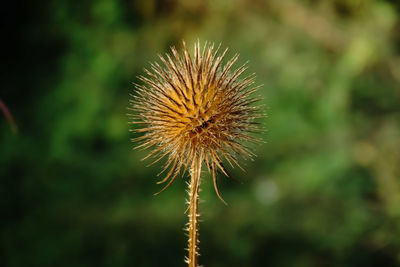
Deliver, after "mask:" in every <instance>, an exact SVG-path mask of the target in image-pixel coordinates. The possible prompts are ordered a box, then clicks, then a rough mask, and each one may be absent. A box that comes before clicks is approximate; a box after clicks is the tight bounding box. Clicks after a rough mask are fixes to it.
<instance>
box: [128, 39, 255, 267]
mask: <svg viewBox="0 0 400 267" xmlns="http://www.w3.org/2000/svg"><path fill="white" fill-rule="evenodd" d="M219 51H220V46H218V48H216V49H215V50H214V45H211V44H207V43H206V44H205V45H204V47H203V49H200V45H199V42H198V43H197V44H195V47H194V54H193V57H192V56H191V55H190V53H189V51H188V49H187V47H186V45H185V43H184V42H183V53H182V54H180V53H178V51H177V50H176V49H175V48H174V47H172V48H171V52H172V54H166V55H165V56H161V55H160V60H161V62H162V65H160V64H158V63H153V64H151V68H150V70H147V69H145V73H146V74H147V75H146V76H140V77H139V79H140V80H141V81H142V83H143V84H142V85H136V90H137V91H136V95H134V96H133V99H131V101H130V102H131V105H130V108H129V109H130V110H132V111H134V112H135V113H134V114H129V116H130V117H131V123H132V124H141V125H142V127H139V128H138V129H134V131H136V132H138V133H142V136H140V137H138V138H136V139H134V141H135V142H140V144H139V145H138V146H137V148H140V149H148V148H152V149H153V150H152V151H151V152H150V153H149V154H148V155H147V156H146V157H145V159H146V158H150V157H152V158H154V161H153V163H155V162H157V161H159V160H160V159H162V158H166V163H165V165H164V168H163V171H166V170H168V169H169V171H168V173H167V174H166V176H165V178H164V179H162V180H161V181H159V183H165V182H166V183H167V184H166V185H165V187H164V188H163V189H162V190H161V191H160V192H162V191H163V190H165V189H166V188H168V187H169V186H170V185H171V183H172V182H173V181H174V180H175V179H176V177H177V176H178V174H179V173H181V172H182V171H183V172H185V171H186V170H188V169H189V170H190V175H191V180H190V183H189V196H190V200H189V206H188V209H189V210H190V212H189V226H188V230H189V258H188V259H187V261H188V263H189V266H197V254H198V253H197V242H198V241H197V224H198V222H197V217H198V211H197V205H198V193H199V186H200V182H201V179H200V172H201V166H202V164H203V163H204V164H205V165H206V166H207V169H208V170H209V171H210V172H211V173H212V176H213V182H214V188H215V191H216V193H217V195H218V197H219V198H220V199H221V200H222V201H223V202H224V200H223V199H222V197H221V194H220V192H219V189H218V186H217V176H216V173H217V170H220V171H221V172H222V173H224V174H225V175H227V176H228V173H227V171H226V169H225V167H224V165H223V160H226V162H228V164H229V165H231V166H232V167H233V166H235V165H236V166H239V167H240V165H239V160H238V156H239V155H241V156H243V157H245V158H246V157H250V158H251V157H252V156H253V153H252V152H251V150H250V149H249V148H248V147H246V146H245V145H244V143H246V142H248V141H254V142H258V141H259V139H257V138H255V137H253V136H252V135H251V133H253V132H257V131H259V126H258V123H257V122H256V119H257V118H260V117H262V116H261V112H260V107H259V106H255V105H254V103H256V102H257V101H259V100H260V98H259V97H255V96H253V95H254V93H255V92H256V91H257V89H258V86H256V87H252V85H253V84H254V79H255V76H254V75H250V76H247V77H245V78H240V76H241V75H242V74H243V72H244V71H245V70H246V64H245V65H243V66H241V67H239V68H237V69H235V70H232V66H233V64H234V63H235V62H236V60H237V59H238V55H235V56H234V57H233V58H232V59H230V60H229V61H227V63H226V64H225V65H223V64H222V61H223V58H224V56H225V54H226V52H227V49H226V50H224V51H223V52H222V53H220V54H219ZM224 203H225V202H224Z"/></svg>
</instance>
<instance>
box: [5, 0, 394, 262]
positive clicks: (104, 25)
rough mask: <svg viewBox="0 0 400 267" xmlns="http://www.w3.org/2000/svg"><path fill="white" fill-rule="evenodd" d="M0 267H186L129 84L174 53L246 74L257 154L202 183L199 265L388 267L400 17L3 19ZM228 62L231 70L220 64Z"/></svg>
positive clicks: (173, 206)
mask: <svg viewBox="0 0 400 267" xmlns="http://www.w3.org/2000/svg"><path fill="white" fill-rule="evenodd" d="M1 13H2V16H1V21H2V23H1V30H2V35H3V36H2V37H3V38H2V39H3V41H2V46H3V49H1V53H2V64H1V68H2V71H1V88H0V99H1V100H2V101H3V102H4V103H5V104H6V105H7V107H8V109H9V110H10V111H11V113H12V114H13V116H14V119H15V123H16V125H17V128H18V130H17V131H13V130H12V128H11V126H10V123H9V122H8V121H7V120H6V119H5V116H3V115H4V114H3V113H2V112H1V113H0V177H1V178H0V179H1V186H0V205H1V215H0V216H1V222H0V226H1V235H0V242H1V243H0V265H1V266H7V267H8V266H10V267H12V266H58V267H63V266H78V267H79V266H116V267H118V266H185V264H184V261H183V259H184V255H185V254H186V251H185V248H186V246H187V244H186V242H187V240H186V236H185V234H184V232H183V228H184V226H185V223H186V220H187V217H186V215H185V214H184V210H185V199H186V192H185V188H186V182H185V181H186V180H187V177H185V178H184V179H177V181H176V182H175V183H174V184H173V185H172V186H171V187H170V188H169V189H168V190H166V191H165V192H163V193H162V194H161V195H159V196H153V193H155V192H157V191H158V190H159V189H160V188H161V187H160V186H159V185H156V184H155V182H156V181H158V179H160V177H157V176H156V175H157V173H158V172H159V169H160V167H161V164H159V165H156V166H153V167H150V168H147V167H146V165H147V164H148V163H150V162H149V161H147V162H143V161H141V160H140V159H141V158H142V157H143V156H144V155H145V154H146V151H135V150H132V147H133V144H132V143H131V142H130V140H129V139H130V138H132V137H134V136H133V134H131V133H129V132H128V124H127V121H128V119H127V117H126V115H125V114H126V113H127V110H126V107H127V106H128V94H129V93H131V92H133V91H134V88H133V86H132V84H131V82H139V81H138V79H137V78H136V76H137V75H140V74H142V73H143V68H144V67H148V66H149V62H152V61H155V60H157V54H158V53H165V52H168V50H169V47H170V46H171V45H176V46H177V47H181V40H185V41H186V42H187V44H188V46H189V47H191V48H192V47H193V44H194V42H195V41H196V40H197V39H199V40H200V42H201V43H203V44H204V42H205V41H206V40H208V41H211V42H215V43H216V44H218V43H222V47H229V48H230V51H229V53H228V54H229V56H232V55H233V54H234V53H235V52H239V53H240V54H241V56H240V58H239V63H238V64H237V65H236V66H239V65H240V63H243V62H245V61H247V60H249V61H250V63H249V70H248V71H247V74H250V73H252V72H255V73H256V74H257V83H258V84H264V85H263V87H262V89H261V91H260V92H261V94H262V95H263V97H264V98H265V100H264V103H263V104H264V105H265V106H266V112H267V113H268V117H267V118H265V119H263V120H262V123H263V125H264V126H265V128H267V129H268V131H267V132H266V133H265V134H263V136H262V138H263V139H264V140H265V141H266V143H265V144H262V145H259V146H253V148H254V150H255V152H256V154H258V157H257V158H256V159H255V160H254V161H248V162H245V166H244V167H245V169H246V173H244V172H242V171H240V170H237V169H236V168H235V169H233V170H231V173H232V174H233V176H234V177H235V178H237V179H238V180H240V181H241V182H239V183H238V182H235V181H233V180H231V179H227V178H225V177H223V176H222V175H219V177H220V179H219V181H220V184H221V186H220V189H221V192H222V194H223V196H224V198H225V200H226V201H227V202H228V203H229V206H228V207H226V206H224V205H223V204H222V203H221V201H220V200H219V199H218V198H217V196H216V194H215V192H214V190H213V187H212V182H211V178H210V175H209V174H206V173H205V172H204V179H203V181H204V182H203V184H202V192H201V196H202V199H203V202H202V203H201V204H200V210H201V219H202V222H201V226H200V241H201V243H200V253H201V258H200V263H202V264H204V266H296V267H297V266H305V267H306V266H400V2H399V1H397V0H392V1H383V0H331V1H328V0H307V1H306V0H304V1H289V0H287V1H282V0H281V1H279V0H270V1H262V0H235V1H231V0H215V1H212V0H208V1H184V0H167V1H160V0H159V1H156V0H146V1H144V0H143V1H132V0H131V1H128V0H124V1H112V0H98V1H94V0H92V1H66V0H59V1H50V0H45V1H40V2H35V1H31V2H29V3H21V2H18V1H16V2H11V3H8V5H7V6H3V9H2V11H1ZM229 56H228V57H229Z"/></svg>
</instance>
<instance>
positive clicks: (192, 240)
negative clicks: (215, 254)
mask: <svg viewBox="0 0 400 267" xmlns="http://www.w3.org/2000/svg"><path fill="white" fill-rule="evenodd" d="M201 160H202V159H201V156H196V157H195V158H194V159H193V162H192V166H191V170H190V184H189V204H188V205H189V227H188V231H189V249H188V250H189V257H188V259H187V263H188V266H189V267H197V266H198V262H197V256H198V255H199V253H198V248H197V245H198V242H199V241H198V235H199V233H198V226H199V221H198V218H199V211H198V204H199V188H200V172H201Z"/></svg>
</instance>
